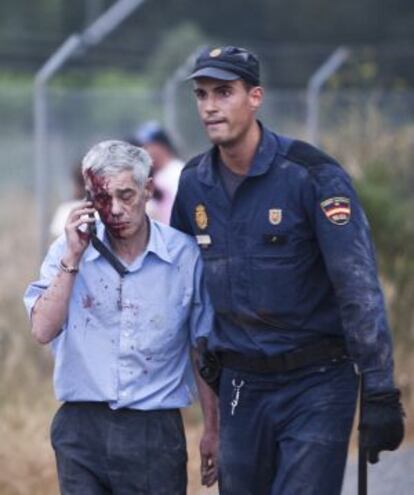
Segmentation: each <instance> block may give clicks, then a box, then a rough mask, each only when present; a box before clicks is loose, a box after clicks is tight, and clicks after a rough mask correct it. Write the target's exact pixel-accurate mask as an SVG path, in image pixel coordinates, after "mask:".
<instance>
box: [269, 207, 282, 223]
mask: <svg viewBox="0 0 414 495" xmlns="http://www.w3.org/2000/svg"><path fill="white" fill-rule="evenodd" d="M281 221H282V210H281V209H280V208H271V209H270V210H269V222H270V223H271V224H272V225H279V224H280V222H281Z"/></svg>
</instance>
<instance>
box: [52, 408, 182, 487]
mask: <svg viewBox="0 0 414 495" xmlns="http://www.w3.org/2000/svg"><path fill="white" fill-rule="evenodd" d="M51 439H52V445H53V448H54V449H55V454H56V461H57V468H58V476H59V484H60V490H61V494H62V495H185V494H186V486H187V466H186V463H187V453H186V444H185V437H184V429H183V424H182V419H181V415H180V412H179V410H157V411H137V410H132V409H119V410H115V411H113V410H111V409H110V408H109V406H108V405H107V404H105V403H93V402H67V403H65V404H63V406H62V407H61V408H60V409H59V410H58V412H57V413H56V415H55V417H54V419H53V422H52V427H51Z"/></svg>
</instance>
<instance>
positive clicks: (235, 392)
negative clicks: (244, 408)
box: [230, 378, 244, 416]
mask: <svg viewBox="0 0 414 495" xmlns="http://www.w3.org/2000/svg"><path fill="white" fill-rule="evenodd" d="M231 384H232V385H233V387H234V389H233V399H232V401H231V402H230V405H231V415H232V416H234V413H235V411H236V407H237V405H238V404H239V399H240V389H241V388H242V387H243V385H244V380H240V383H237V382H236V379H235V378H233V380H232V382H231Z"/></svg>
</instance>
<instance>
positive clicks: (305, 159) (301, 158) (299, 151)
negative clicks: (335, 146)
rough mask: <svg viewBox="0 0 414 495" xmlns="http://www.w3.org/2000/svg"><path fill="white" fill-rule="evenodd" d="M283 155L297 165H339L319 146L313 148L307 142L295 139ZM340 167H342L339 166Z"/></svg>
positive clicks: (310, 166) (309, 166) (308, 166)
mask: <svg viewBox="0 0 414 495" xmlns="http://www.w3.org/2000/svg"><path fill="white" fill-rule="evenodd" d="M285 157H286V158H287V159H288V160H290V161H292V162H294V163H297V164H298V165H302V166H303V167H306V168H312V167H316V166H318V165H327V164H331V165H336V166H338V167H341V165H340V164H339V163H338V161H337V160H335V158H333V157H331V156H329V155H328V154H327V153H325V152H324V151H322V150H320V149H319V148H315V146H312V145H311V144H309V143H305V142H304V141H300V140H298V139H295V140H294V141H293V142H292V144H291V145H290V146H289V148H288V150H287V151H286V154H285ZM341 168H342V167H341Z"/></svg>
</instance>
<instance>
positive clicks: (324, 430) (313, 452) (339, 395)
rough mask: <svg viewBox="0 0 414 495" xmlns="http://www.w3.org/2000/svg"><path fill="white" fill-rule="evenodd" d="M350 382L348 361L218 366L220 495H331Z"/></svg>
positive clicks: (346, 428)
mask: <svg viewBox="0 0 414 495" xmlns="http://www.w3.org/2000/svg"><path fill="white" fill-rule="evenodd" d="M357 389H358V380H357V376H356V374H355V371H354V368H353V365H352V363H350V362H349V361H343V362H341V363H336V364H326V365H320V366H312V367H308V368H305V369H302V370H296V371H290V372H287V373H277V374H276V373H262V374H259V373H246V372H240V371H233V370H231V369H228V368H227V369H224V370H223V373H222V377H221V382H220V421H221V425H220V428H221V433H220V463H219V466H220V495H298V494H300V495H339V494H340V492H341V486H342V480H343V474H344V468H345V461H346V455H347V448H348V441H349V435H350V431H351V427H352V422H353V417H354V413H355V404H356V398H357Z"/></svg>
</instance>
